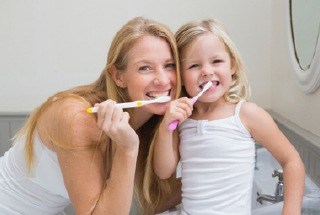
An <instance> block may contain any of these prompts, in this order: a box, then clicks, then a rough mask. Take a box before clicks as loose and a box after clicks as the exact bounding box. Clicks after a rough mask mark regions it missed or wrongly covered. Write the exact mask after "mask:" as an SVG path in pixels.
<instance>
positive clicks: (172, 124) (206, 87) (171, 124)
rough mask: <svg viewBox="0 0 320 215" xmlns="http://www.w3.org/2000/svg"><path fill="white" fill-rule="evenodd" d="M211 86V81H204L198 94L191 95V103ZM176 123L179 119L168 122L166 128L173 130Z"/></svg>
mask: <svg viewBox="0 0 320 215" xmlns="http://www.w3.org/2000/svg"><path fill="white" fill-rule="evenodd" d="M211 86H212V82H211V81H209V82H208V83H206V85H204V87H203V89H202V90H201V92H200V93H199V94H198V95H196V96H195V97H192V98H191V102H192V104H194V103H195V102H196V101H197V100H198V98H199V97H200V96H202V94H203V93H204V92H205V91H207V90H208V89H209V88H210V87H211ZM178 124H179V120H174V121H172V122H170V123H169V125H168V129H169V130H170V131H173V130H174V129H176V128H177V126H178Z"/></svg>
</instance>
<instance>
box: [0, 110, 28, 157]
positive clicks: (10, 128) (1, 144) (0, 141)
mask: <svg viewBox="0 0 320 215" xmlns="http://www.w3.org/2000/svg"><path fill="white" fill-rule="evenodd" d="M26 118H27V114H5V113H4V114H0V156H2V155H3V154H4V152H5V151H7V150H8V149H9V148H10V146H11V139H12V137H13V136H14V135H15V133H16V132H17V131H18V130H19V128H20V127H21V125H22V124H23V122H25V120H26Z"/></svg>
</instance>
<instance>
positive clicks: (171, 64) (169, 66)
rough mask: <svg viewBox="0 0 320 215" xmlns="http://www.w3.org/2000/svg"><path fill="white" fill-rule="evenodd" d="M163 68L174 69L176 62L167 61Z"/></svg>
mask: <svg viewBox="0 0 320 215" xmlns="http://www.w3.org/2000/svg"><path fill="white" fill-rule="evenodd" d="M165 68H169V69H174V68H176V64H174V63H168V64H166V66H165Z"/></svg>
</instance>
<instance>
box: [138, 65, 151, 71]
mask: <svg viewBox="0 0 320 215" xmlns="http://www.w3.org/2000/svg"><path fill="white" fill-rule="evenodd" d="M149 70H151V67H150V66H140V67H139V71H149Z"/></svg>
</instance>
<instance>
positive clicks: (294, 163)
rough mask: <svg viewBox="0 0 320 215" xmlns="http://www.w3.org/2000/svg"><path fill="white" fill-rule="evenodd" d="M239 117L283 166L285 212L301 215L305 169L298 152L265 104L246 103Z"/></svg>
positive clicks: (286, 214)
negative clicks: (265, 108)
mask: <svg viewBox="0 0 320 215" xmlns="http://www.w3.org/2000/svg"><path fill="white" fill-rule="evenodd" d="M240 117H241V119H242V121H243V122H244V124H245V126H246V127H247V128H248V130H249V131H250V133H251V135H252V137H253V138H254V139H255V140H256V141H257V142H259V143H261V145H263V146H264V147H265V148H266V149H267V150H268V151H270V153H271V154H272V155H273V156H274V158H275V159H276V160H277V161H278V162H279V163H280V165H281V166H282V168H283V179H284V206H283V210H282V215H295V214H297V215H300V214H301V204H302V198H303V192H304V178H305V172H304V165H303V163H302V161H301V159H300V156H299V153H298V152H297V151H296V150H295V148H294V146H293V145H292V144H291V143H290V142H289V140H288V139H287V138H286V137H285V135H284V134H283V133H282V132H281V131H280V129H279V128H278V126H277V125H276V123H275V122H274V121H273V119H272V117H271V116H270V115H269V114H268V113H267V112H266V111H265V110H263V109H262V108H260V107H258V106H257V105H255V104H253V103H244V104H243V108H242V109H241V114H240Z"/></svg>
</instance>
